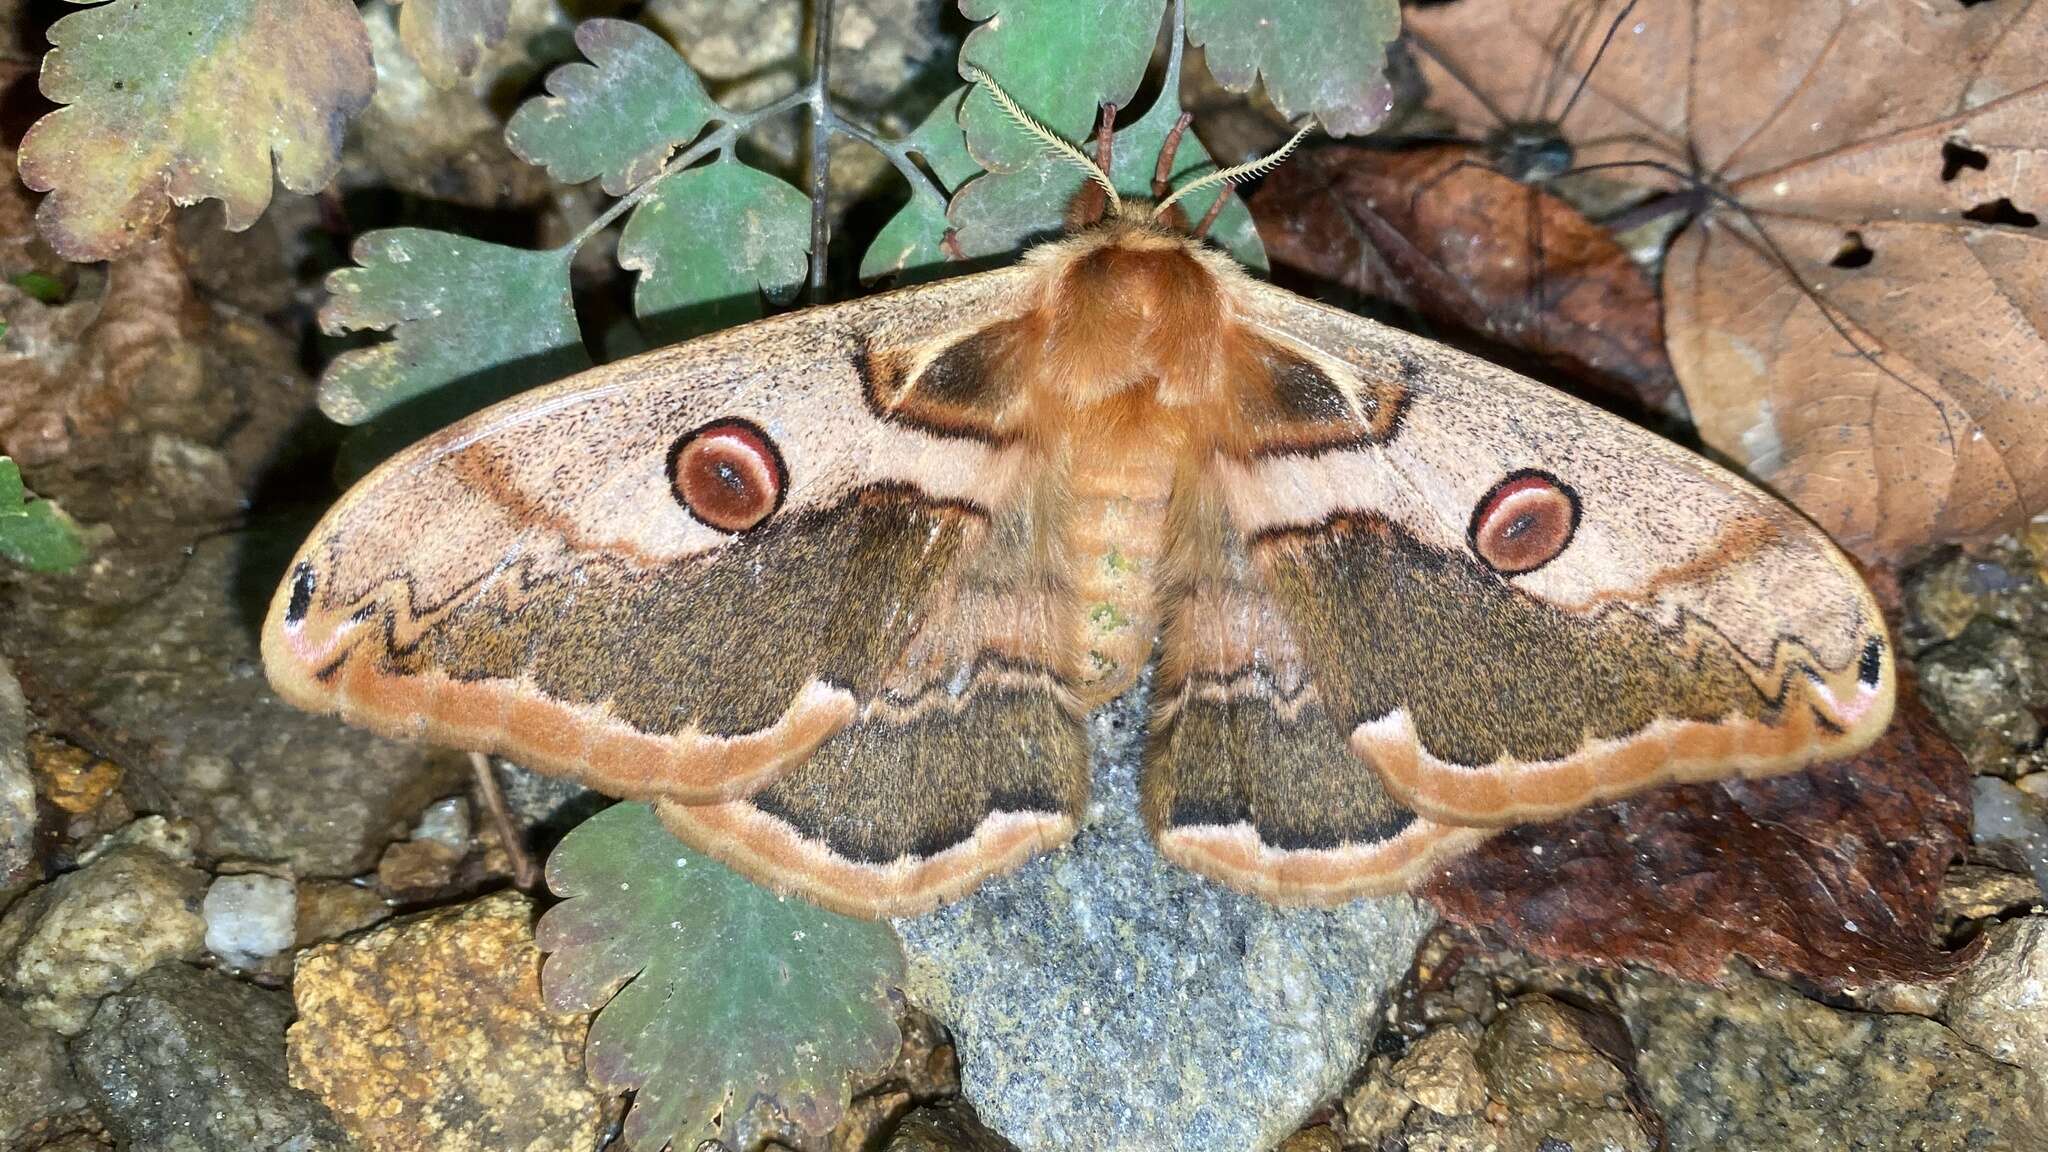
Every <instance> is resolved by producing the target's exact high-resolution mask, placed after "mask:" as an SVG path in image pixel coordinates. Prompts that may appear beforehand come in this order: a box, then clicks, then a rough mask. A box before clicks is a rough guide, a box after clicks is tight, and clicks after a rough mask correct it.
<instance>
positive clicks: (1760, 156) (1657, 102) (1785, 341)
mask: <svg viewBox="0 0 2048 1152" xmlns="http://www.w3.org/2000/svg"><path fill="white" fill-rule="evenodd" d="M1620 11H1621V4H1620V2H1619V0H1606V2H1604V3H1601V4H1597V5H1587V4H1584V3H1582V2H1580V0H1510V2H1508V3H1482V2H1481V0H1458V2H1455V3H1449V4H1441V5H1431V6H1428V7H1419V8H1415V9H1412V10H1411V11H1410V13H1409V28H1410V30H1411V33H1412V34H1413V35H1414V36H1415V37H1416V39H1417V42H1418V44H1419V46H1420V47H1421V49H1422V50H1421V51H1420V52H1418V53H1417V56H1418V59H1419V60H1420V62H1421V64H1422V68H1423V72H1424V74H1425V77H1426V78H1427V79H1428V81H1429V82H1430V85H1431V91H1432V100H1433V102H1434V103H1435V105H1436V106H1437V107H1438V108H1440V109H1441V110H1443V111H1445V112H1448V113H1449V114H1450V115H1451V116H1452V117H1453V118H1454V119H1455V120H1457V121H1458V123H1459V124H1460V125H1461V126H1462V127H1463V130H1465V131H1468V132H1471V133H1473V134H1474V135H1481V134H1484V133H1487V132H1489V131H1492V130H1494V129H1496V128H1498V127H1500V126H1501V123H1502V121H1503V119H1516V120H1532V121H1540V120H1542V119H1544V118H1545V117H1556V116H1559V114H1560V113H1561V112H1563V110H1564V109H1565V106H1566V102H1567V100H1568V99H1569V96H1570V93H1571V92H1572V91H1573V89H1574V87H1575V86H1576V84H1577V83H1578V80H1579V78H1580V77H1582V76H1586V75H1588V68H1589V67H1590V65H1591V64H1592V61H1593V59H1594V56H1595V54H1596V52H1597V51H1598V50H1599V47H1600V44H1601V42H1602V39H1603V37H1604V36H1605V35H1606V33H1607V31H1608V29H1609V27H1610V26H1612V27H1614V28H1615V32H1616V34H1615V37H1614V42H1613V43H1612V45H1610V46H1609V47H1608V49H1607V51H1606V53H1605V55H1604V56H1602V57H1601V59H1600V62H1599V67H1598V68H1597V69H1594V70H1592V71H1591V73H1590V80H1589V82H1588V83H1587V86H1586V90H1585V94H1584V96H1583V97H1582V98H1581V99H1579V100H1578V102H1577V103H1576V104H1573V105H1571V108H1570V113H1569V115H1565V116H1563V117H1562V119H1563V123H1562V125H1561V127H1562V128H1563V130H1564V132H1565V134H1566V137H1567V138H1568V139H1570V140H1571V141H1573V142H1574V144H1575V145H1576V147H1577V161H1578V163H1579V164H1581V165H1584V164H1598V163H1607V164H1612V163H1617V162H1625V163H1633V164H1637V165H1639V166H1638V167H1636V168H1634V169H1621V170H1614V171H1612V172H1611V173H1610V174H1623V173H1630V174H1631V175H1630V178H1631V179H1633V178H1635V177H1636V176H1641V177H1642V178H1643V179H1644V180H1646V181H1647V182H1649V183H1653V184H1658V185H1661V186H1666V187H1670V186H1673V185H1674V184H1677V185H1685V184H1687V183H1689V182H1690V179H1689V177H1688V176H1687V174H1688V173H1691V174H1694V175H1696V176H1697V177H1698V179H1699V180H1700V181H1702V182H1703V186H1704V187H1705V188H1706V189H1709V192H1708V193H1707V194H1706V195H1705V196H1704V197H1703V201H1702V202H1703V204H1704V210H1703V211H1701V212H1700V213H1699V215H1698V216H1697V217H1696V218H1695V219H1694V220H1693V222H1692V223H1691V224H1689V225H1688V226H1687V227H1686V228H1685V229H1684V230H1683V231H1682V232H1681V233H1680V234H1679V236H1678V238H1677V240H1676V241H1674V243H1673V245H1672V248H1671V251H1670V253H1669V254H1668V256H1667V258H1666V265H1665V276H1664V301H1665V308H1666V315H1665V323H1666V327H1667V330H1668V346H1669V348H1670V352H1671V358H1672V362H1673V364H1674V366H1675V367H1676V369H1677V372H1678V378H1679V382H1680V386H1681V387H1682V388H1683V389H1684V391H1685V394H1686V399H1687V401H1688V402H1689V404H1690V406H1691V409H1692V412H1693V414H1694V417H1695V419H1696V420H1697V421H1698V423H1699V428H1700V433H1701V435H1702V436H1703V437H1704V439H1705V440H1706V441H1707V443H1708V444H1709V445H1711V446H1712V447H1714V448H1715V449H1717V450H1719V451H1721V452H1723V453H1725V454H1726V455H1727V456H1729V457H1730V458H1732V459H1733V460H1735V461H1736V462H1738V463H1739V464H1741V465H1742V466H1743V467H1745V468H1747V469H1748V470H1749V471H1750V473H1751V474H1752V475H1754V476H1756V477H1757V478H1758V479H1760V480H1763V481H1764V482H1766V483H1768V484H1770V485H1772V486H1773V487H1775V488H1776V489H1777V490H1778V491H1779V492H1781V493H1782V494H1784V495H1785V496H1786V497H1787V498H1789V499H1790V500H1792V501H1793V502H1794V503H1796V504H1798V505H1799V507H1800V508H1801V509H1802V510H1804V511H1805V512H1806V513H1807V514H1808V515H1810V516H1812V517H1813V518H1814V519H1815V520H1817V521H1818V522H1819V523H1820V524H1821V525H1822V526H1823V527H1824V528H1826V529H1828V530H1829V531H1830V532H1831V533H1833V534H1834V535H1835V537H1836V539H1838V540H1840V541H1841V542H1842V543H1843V544H1845V545H1846V546H1848V547H1850V548H1851V549H1853V550H1855V551H1856V552H1858V553H1859V554H1861V555H1863V556H1864V557H1866V558H1897V557H1902V556H1907V555H1911V554H1913V553H1916V552H1918V551H1921V550H1923V549H1925V548H1926V547H1928V546H1930V545H1932V544H1935V543H1939V542H1942V541H1947V540H1971V539H1979V538H1983V537H1986V536H1990V535H1994V534H1996V533H1998V532H2000V531H2003V530H2005V529H2007V528H2010V527H2012V526H2013V525H2015V524H2017V523H2019V522H2021V521H2023V520H2025V519H2026V517H2027V516H2028V515H2030V514H2032V513H2034V512H2038V511H2040V510H2041V509H2043V508H2048V437H2044V436H2042V435H2041V432H2040V429H2041V425H2042V421H2043V417H2044V415H2048V235H2044V234H2043V231H2042V230H2041V228H2040V227H2039V220H2038V216H2037V215H2036V214H2037V213H2040V212H2042V211H2048V164H2043V163H2042V152H2043V151H2044V145H2043V143H2042V141H2043V140H2044V139H2048V6H2043V5H2039V4H2012V3H1990V4H1868V3H1862V4H1859V3H1856V2H1855V0H1796V2H1793V3H1776V2H1772V3H1767V2H1765V0H1729V2H1724V3H1717V4H1711V5H1704V6H1702V5H1697V4H1694V3H1691V2H1690V0H1639V3H1638V4H1637V5H1636V6H1635V8H1634V9H1633V10H1632V11H1630V12H1629V14H1628V17H1627V19H1626V20H1625V21H1623V22H1622V24H1620V25H1618V26H1617V25H1614V24H1613V18H1614V17H1615V15H1617V14H1618V13H1619V12H1620ZM1644 162H1654V163H1657V164H1661V165H1665V166H1666V167H1665V168H1664V169H1662V170H1656V169H1651V168H1648V167H1643V166H1640V165H1642V164H1643V163H1644Z"/></svg>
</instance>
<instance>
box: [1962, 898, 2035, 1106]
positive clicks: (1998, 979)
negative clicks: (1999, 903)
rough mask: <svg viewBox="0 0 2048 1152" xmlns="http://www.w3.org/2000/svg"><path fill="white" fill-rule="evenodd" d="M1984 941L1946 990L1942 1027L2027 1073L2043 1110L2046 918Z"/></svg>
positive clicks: (2004, 927) (2008, 927)
mask: <svg viewBox="0 0 2048 1152" xmlns="http://www.w3.org/2000/svg"><path fill="white" fill-rule="evenodd" d="M1988 936H1989V939H1988V940H1987V941H1986V942H1985V945H1984V953H1983V955H1982V956H1980V957H1978V959H1977V962H1976V963H1975V964H1972V965H1971V966H1970V967H1969V968H1967V969H1965V970H1964V971H1963V974H1962V975H1960V976H1958V977H1956V979H1955V981H1954V982H1953V983H1952V984H1950V985H1949V989H1948V998H1947V1002H1946V1003H1945V1004H1944V1005H1943V1006H1942V1011H1941V1018H1942V1021H1943V1022H1944V1023H1946V1024H1947V1025H1948V1026H1949V1027H1950V1028H1951V1029H1953V1030H1954V1031H1955V1033H1956V1035H1958V1036H1961V1037H1962V1038H1963V1039H1965V1040H1967V1041H1969V1042H1970V1043H1971V1044H1972V1045H1975V1046H1976V1047H1977V1048H1978V1049H1979V1050H1981V1051H1983V1052H1986V1053H1989V1054H1990V1055H1991V1056H1993V1057H1995V1058H1997V1059H1999V1060H2001V1061H2004V1062H2005V1063H2007V1064H2015V1065H2018V1066H2019V1067H2021V1068H2024V1069H2026V1070H2027V1071H2028V1072H2029V1073H2030V1074H2031V1075H2032V1076H2033V1078H2034V1084H2035V1087H2036V1089H2037V1090H2038V1091H2039V1092H2040V1093H2041V1096H2040V1099H2041V1101H2042V1102H2043V1103H2044V1104H2048V916H2025V917H2021V918H2020V919H2017V920H2008V921H2006V922H2005V923H2003V924H2000V925H1997V926H1996V927H1994V928H1992V929H1991V930H1990V932H1989V933H1988Z"/></svg>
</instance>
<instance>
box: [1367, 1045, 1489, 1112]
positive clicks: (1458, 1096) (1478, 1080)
mask: <svg viewBox="0 0 2048 1152" xmlns="http://www.w3.org/2000/svg"><path fill="white" fill-rule="evenodd" d="M1475 1047H1476V1045H1475V1044H1474V1042H1473V1039H1472V1037H1470V1036H1467V1035H1465V1034H1464V1033H1463V1032H1461V1031H1459V1030H1458V1029H1456V1028H1439V1029H1437V1030H1436V1031H1434V1032H1431V1033H1428V1034H1427V1035H1425V1036H1423V1037H1422V1039H1420V1040H1418V1041H1416V1042H1415V1043H1414V1044H1413V1045H1411V1046H1409V1049H1408V1054H1407V1055H1405V1056H1403V1057H1401V1059H1400V1060H1398V1061H1396V1062H1395V1064H1394V1066H1393V1068H1391V1069H1390V1070H1389V1071H1388V1079H1389V1080H1390V1081H1391V1082H1392V1083H1393V1085H1394V1087H1396V1088H1398V1089H1400V1090H1401V1092H1402V1093H1403V1094H1405V1095H1406V1096H1407V1097H1408V1098H1409V1099H1410V1100H1413V1101H1415V1102H1416V1103H1417V1104H1420V1105H1422V1106H1423V1107H1424V1108H1427V1109H1429V1110H1430V1111H1431V1112H1434V1113H1436V1114H1437V1115H1439V1116H1469V1115H1471V1114H1472V1113H1474V1112H1477V1111H1479V1110H1480V1109H1482V1108H1484V1107H1486V1078H1485V1077H1484V1076H1483V1075H1481V1074H1480V1071H1479V1061H1478V1060H1477V1059H1475V1058H1474V1057H1473V1051H1474V1049H1475Z"/></svg>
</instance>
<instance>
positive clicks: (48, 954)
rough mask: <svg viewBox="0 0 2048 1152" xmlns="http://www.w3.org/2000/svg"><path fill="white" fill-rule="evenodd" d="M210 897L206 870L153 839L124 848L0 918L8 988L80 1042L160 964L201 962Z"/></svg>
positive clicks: (3, 982)
mask: <svg viewBox="0 0 2048 1152" xmlns="http://www.w3.org/2000/svg"><path fill="white" fill-rule="evenodd" d="M149 823H152V822H148V821H138V824H149ZM153 823H155V824H161V823H162V821H155V822H153ZM205 891H206V874H205V873H203V872H201V871H199V870H198V869H196V868H194V867H192V866H191V865H189V864H186V863H184V862H182V861H180V860H177V859H173V858H172V857H170V856H167V855H165V854H164V853H163V852H161V851H159V850H158V849H157V848H156V847H154V846H152V845H151V844H150V843H148V842H147V839H146V838H145V837H135V838H132V839H131V840H129V841H127V842H118V843H117V844H116V845H115V846H114V847H112V848H110V849H108V850H105V851H103V852H102V853H100V854H99V855H97V856H95V857H93V858H92V860H91V861H90V862H89V863H87V864H86V865H85V866H84V867H82V868H80V869H78V870H77V871H76V872H68V873H65V874H64V875H62V876H59V877H58V878H56V879H55V880H52V881H50V882H49V883H48V884H45V885H43V886H42V887H40V888H37V889H34V890H33V891H31V892H30V893H29V894H28V895H26V896H24V897H22V898H21V899H20V900H18V901H16V902H15V904H14V906H13V907H11V908H9V909H8V910H7V915H6V916H5V917H4V918H0V987H4V988H5V989H7V990H8V991H10V992H12V993H13V994H14V995H15V996H17V997H19V998H21V1001H22V1007H23V1008H24V1009H25V1010H26V1011H27V1012H28V1014H29V1017H30V1019H33V1020H34V1021H36V1022H37V1023H38V1024H41V1025H43V1026H45V1027H49V1028H55V1029H56V1030H57V1031H59V1032H62V1033H64V1034H66V1035H76V1034H77V1033H78V1031H79V1030H80V1029H82V1028H84V1027H85V1023H86V1020H87V1019H88V1018H89V1017H90V1016H91V1014H92V1010H93V1006H94V1005H95V1004H97V1003H98V1002H99V1000H100V998H101V997H103V996H105V995H107V994H108V993H110V992H113V991H115V990H117V989H119V988H122V987H124V986H126V985H127V984H128V982H129V981H131V980H133V979H135V978H136V977H137V976H140V975H141V974H143V973H144V972H147V971H149V970H150V969H151V968H154V967H156V966H157V965H158V964H161V963H164V962H166V961H170V960H181V959H183V960H189V959H196V958H197V957H198V956H199V953H200V947H201V944H202V942H203V941H204V939H205V936H206V922H205V921H204V920H203V919H201V918H200V915H199V903H200V899H201V897H202V895H203V893H204V892H205Z"/></svg>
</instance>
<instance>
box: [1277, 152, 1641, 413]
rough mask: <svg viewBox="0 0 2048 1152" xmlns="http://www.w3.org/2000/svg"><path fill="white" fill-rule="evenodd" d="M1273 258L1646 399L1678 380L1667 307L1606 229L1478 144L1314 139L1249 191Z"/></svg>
mask: <svg viewBox="0 0 2048 1152" xmlns="http://www.w3.org/2000/svg"><path fill="white" fill-rule="evenodd" d="M1252 214H1253V216H1254V217H1255V218H1256V219H1257V220H1258V221H1259V225H1260V236H1261V237H1262V238H1263V239H1264V240H1265V242H1266V250H1267V251H1268V252H1269V253H1271V255H1272V258H1273V262H1274V263H1275V264H1276V265H1279V266H1282V267H1285V268H1289V269H1292V270H1295V271H1298V272H1303V273H1306V274H1308V275H1309V276H1312V277H1315V278H1316V279H1318V280H1321V281H1326V282H1328V283H1332V284H1337V285H1341V286H1342V287H1343V288H1345V289H1346V290H1348V291H1350V292H1355V293H1358V294H1359V295H1361V296H1365V297H1368V298H1372V299H1378V300H1384V301H1387V302H1389V303H1391V304H1394V305H1397V306H1399V307H1401V308H1404V309H1406V310H1408V311H1410V312H1413V313H1416V314H1418V315H1420V316H1421V317H1423V318H1424V319H1426V320H1428V321H1430V322H1431V323H1434V324H1438V325H1442V326H1444V327H1446V328H1448V329H1450V330H1452V331H1453V332H1464V333H1469V334H1471V335H1473V336H1477V337H1479V338H1481V339H1483V340H1484V341H1486V342H1488V343H1491V344H1493V345H1495V346H1496V347H1497V348H1503V349H1508V350H1512V351H1514V352H1518V353H1521V354H1524V355H1526V356H1528V357H1530V358H1531V359H1533V360H1535V361H1537V362H1540V363H1542V364H1544V365H1546V366H1549V367H1551V368H1553V369H1555V370H1557V371H1559V372H1561V373H1562V374H1563V375H1564V376H1565V377H1566V378H1568V379H1570V380H1572V381H1575V382H1578V383H1581V384H1583V385H1585V386H1586V387H1587V388H1589V389H1591V390H1592V391H1595V392H1597V393H1601V394H1605V395H1607V396H1611V397H1615V398H1618V399H1621V400H1622V401H1624V403H1625V405H1627V406H1629V407H1633V408H1636V409H1639V410H1645V411H1653V412H1655V411H1666V410H1668V409H1669V406H1670V405H1671V403H1672V393H1673V392H1674V391H1675V390H1676V388H1677V381H1676V380H1675V379H1674V378H1673V377H1672V374H1671V364H1670V361H1669V360H1667V359H1666V358H1665V356H1664V331H1663V324H1662V315H1663V308H1662V305H1660V304H1659V302H1658V300H1657V293H1656V289H1655V288H1654V287H1653V286H1652V285H1651V283H1650V279H1649V277H1648V276H1647V275H1645V274H1644V272H1643V270H1642V269H1641V268H1640V267H1639V266H1638V265H1637V264H1636V263H1635V261H1634V260H1632V259H1630V258H1629V255H1628V253H1627V251H1625V250H1624V249H1623V248H1622V247H1621V245H1620V244H1618V243H1616V242H1615V241H1614V239H1613V237H1611V236H1609V235H1608V233H1607V232H1606V231H1605V230H1604V229H1602V228H1600V227H1598V226H1597V225H1595V224H1593V223H1592V222H1590V221H1588V220H1587V219H1586V218H1585V217H1584V216H1581V215H1580V214H1579V213H1578V211H1577V210H1576V209H1574V208H1573V207H1572V206H1571V205H1569V204H1567V203H1565V202H1564V201H1563V200H1561V199H1559V198H1558V197H1556V196H1554V195H1551V194H1550V193H1549V192H1548V191H1545V190H1544V189H1542V188H1540V187H1536V186H1532V185H1528V184H1523V183H1520V182H1518V181H1515V180H1510V179H1508V178H1507V177H1506V176H1503V175H1501V174H1500V173H1499V172H1496V171H1494V170H1493V169H1492V168H1490V167H1487V166H1486V165H1485V164H1484V163H1483V162H1482V160H1481V154H1480V153H1478V152H1477V150H1475V149H1471V148H1468V147H1465V146H1462V145H1440V146H1430V147H1422V148H1413V149H1402V150H1389V149H1381V148H1360V147H1350V146H1337V147H1325V148H1318V149H1315V150H1313V151H1310V152H1307V153H1305V154H1303V155H1300V156H1297V157H1295V158H1293V159H1292V160H1290V161H1289V162H1288V163H1286V164H1284V165H1282V166H1281V167H1280V168H1279V169H1278V170H1277V171H1275V172H1274V173H1273V174H1272V175H1271V176H1269V177H1267V179H1266V181H1265V183H1264V184H1263V185H1261V186H1260V188H1259V191H1258V193H1257V194H1256V195H1255V196H1254V197H1253V198H1252Z"/></svg>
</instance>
